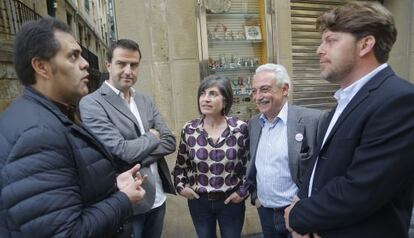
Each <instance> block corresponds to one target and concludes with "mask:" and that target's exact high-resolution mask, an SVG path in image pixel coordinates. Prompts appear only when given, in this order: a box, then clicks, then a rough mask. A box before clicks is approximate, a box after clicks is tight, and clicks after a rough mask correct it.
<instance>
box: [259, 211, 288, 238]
mask: <svg viewBox="0 0 414 238" xmlns="http://www.w3.org/2000/svg"><path fill="white" fill-rule="evenodd" d="M257 211H258V213H259V218H260V224H261V226H262V232H263V237H264V238H289V237H291V235H290V234H289V231H288V230H287V229H286V226H285V218H284V217H283V215H284V213H285V212H284V208H280V209H277V210H276V211H275V210H274V209H273V208H267V207H263V206H261V207H259V208H258V209H257Z"/></svg>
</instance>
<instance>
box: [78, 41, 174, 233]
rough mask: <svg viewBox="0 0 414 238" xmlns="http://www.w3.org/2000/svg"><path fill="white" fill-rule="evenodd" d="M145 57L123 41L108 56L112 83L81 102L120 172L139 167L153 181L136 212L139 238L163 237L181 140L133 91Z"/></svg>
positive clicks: (134, 221)
mask: <svg viewBox="0 0 414 238" xmlns="http://www.w3.org/2000/svg"><path fill="white" fill-rule="evenodd" d="M140 62H141V51H140V49H139V46H138V44H137V43H136V42H134V41H132V40H128V39H121V40H118V41H117V42H115V43H114V44H113V45H112V47H111V49H110V50H109V51H108V59H107V63H106V65H107V69H108V72H109V79H108V80H107V81H105V82H104V83H103V84H102V86H101V87H100V88H99V89H98V90H96V91H95V92H94V93H92V94H90V95H87V96H85V97H84V98H83V99H82V100H81V102H80V112H81V117H82V121H83V122H84V123H85V125H86V126H87V127H88V128H89V129H90V130H91V131H92V132H93V133H94V134H95V135H96V136H97V137H98V138H99V139H100V140H101V141H102V142H103V143H104V144H105V145H106V146H107V147H108V148H109V150H110V151H111V153H112V155H113V156H114V157H115V161H116V162H117V163H118V168H117V169H118V170H119V171H120V172H122V171H124V170H125V169H127V168H129V167H131V165H133V164H135V163H139V164H141V166H142V168H141V173H142V174H146V175H148V179H147V182H146V183H145V184H144V185H143V187H144V189H145V191H146V194H145V197H144V199H143V200H142V201H141V202H140V203H139V204H137V205H136V206H134V217H133V218H132V219H131V222H132V227H133V229H134V235H135V237H154V238H158V237H160V236H161V232H162V227H163V222H164V216H165V210H166V208H165V200H166V196H165V194H164V192H166V193H172V194H175V189H174V187H173V185H172V183H171V177H170V172H169V170H168V166H167V163H166V161H165V158H164V156H165V155H168V154H171V153H172V152H174V151H175V147H176V144H175V137H174V135H173V134H172V132H171V131H170V130H169V129H168V127H167V125H166V123H165V122H164V120H163V119H162V117H161V114H160V112H159V111H158V109H157V107H156V105H155V103H154V102H153V100H152V99H151V98H150V97H149V96H147V95H145V94H143V93H141V92H138V91H135V89H134V88H133V87H132V86H133V85H134V84H135V83H136V81H137V76H138V68H139V64H140Z"/></svg>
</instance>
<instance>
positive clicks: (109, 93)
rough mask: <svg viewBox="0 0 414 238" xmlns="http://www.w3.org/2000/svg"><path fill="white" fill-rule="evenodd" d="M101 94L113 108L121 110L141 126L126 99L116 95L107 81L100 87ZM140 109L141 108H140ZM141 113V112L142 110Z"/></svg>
mask: <svg viewBox="0 0 414 238" xmlns="http://www.w3.org/2000/svg"><path fill="white" fill-rule="evenodd" d="M98 90H99V93H100V94H101V96H102V97H103V98H104V99H105V100H106V101H107V102H108V103H109V104H111V105H112V106H113V108H114V109H115V110H117V111H119V112H120V113H121V114H123V115H124V116H126V117H127V118H128V119H130V120H131V121H133V122H134V124H135V125H136V126H137V128H139V124H138V121H137V119H136V118H135V116H134V115H133V114H132V112H131V110H129V108H128V107H127V105H126V103H125V102H124V100H123V99H122V98H121V97H120V96H118V95H116V93H115V92H114V91H113V90H112V89H111V88H110V87H109V86H108V85H106V83H103V84H102V86H101V87H100V88H99V89H98ZM138 110H140V109H139V108H138ZM140 113H141V112H140Z"/></svg>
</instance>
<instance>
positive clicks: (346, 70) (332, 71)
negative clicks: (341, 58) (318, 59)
mask: <svg viewBox="0 0 414 238" xmlns="http://www.w3.org/2000/svg"><path fill="white" fill-rule="evenodd" d="M354 67H355V60H353V59H349V60H347V61H346V62H339V63H337V64H335V65H333V64H332V63H331V68H329V69H328V70H327V71H326V72H325V73H324V72H323V71H322V72H321V76H322V78H323V79H324V80H326V81H328V82H330V83H336V84H340V83H341V82H343V81H345V78H346V77H347V76H348V75H349V74H350V73H351V72H352V70H353V69H354ZM321 70H322V69H321Z"/></svg>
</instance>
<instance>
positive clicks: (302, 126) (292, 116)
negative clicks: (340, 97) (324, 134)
mask: <svg viewBox="0 0 414 238" xmlns="http://www.w3.org/2000/svg"><path fill="white" fill-rule="evenodd" d="M259 116H260V115H256V116H254V117H252V119H250V121H249V137H250V144H249V146H250V147H249V149H250V151H249V158H250V162H249V165H248V167H247V173H246V183H247V186H248V187H249V191H250V193H251V202H252V204H254V201H255V200H256V198H257V193H256V173H257V170H256V166H255V162H256V154H257V153H260V151H259V152H258V151H257V146H258V144H259V140H260V135H261V133H262V127H261V125H260V123H259ZM326 116H327V113H326V112H323V111H320V110H316V109H310V108H304V107H299V106H294V105H289V107H288V116H287V137H288V138H287V141H288V156H289V169H290V174H291V176H292V180H293V181H294V182H295V183H296V184H297V185H298V186H300V184H301V177H302V176H303V175H304V174H305V172H306V170H307V169H308V167H309V163H310V160H311V158H312V154H313V153H314V152H315V147H316V146H317V142H318V141H317V140H318V139H323V138H320V137H321V130H322V125H323V122H324V120H325V119H326ZM300 135H302V136H303V138H302V139H300V138H296V137H297V136H298V137H300Z"/></svg>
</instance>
